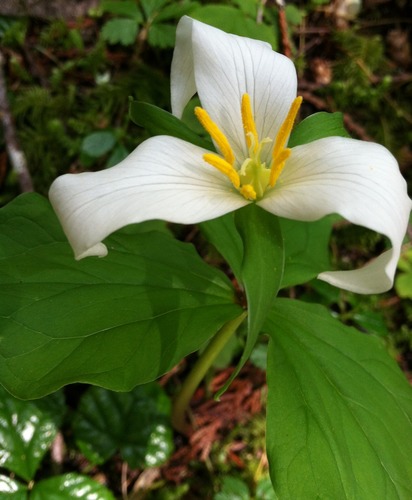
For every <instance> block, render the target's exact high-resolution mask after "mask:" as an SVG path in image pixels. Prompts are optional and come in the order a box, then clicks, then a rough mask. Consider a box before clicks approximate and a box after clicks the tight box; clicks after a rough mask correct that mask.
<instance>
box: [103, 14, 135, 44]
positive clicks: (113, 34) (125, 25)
mask: <svg viewBox="0 0 412 500" xmlns="http://www.w3.org/2000/svg"><path fill="white" fill-rule="evenodd" d="M137 33H138V24H137V22H136V21H135V20H134V19H110V21H107V23H106V24H105V25H104V26H103V28H102V32H101V34H102V38H103V40H105V41H106V42H108V43H111V44H116V43H120V44H122V45H132V44H133V43H134V41H135V40H136V36H137Z"/></svg>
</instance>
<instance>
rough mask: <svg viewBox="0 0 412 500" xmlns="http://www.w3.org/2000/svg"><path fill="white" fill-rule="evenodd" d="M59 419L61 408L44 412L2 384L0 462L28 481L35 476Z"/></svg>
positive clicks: (0, 401)
mask: <svg viewBox="0 0 412 500" xmlns="http://www.w3.org/2000/svg"><path fill="white" fill-rule="evenodd" d="M49 398H50V397H49ZM52 398H55V396H52ZM52 404H53V403H52ZM46 405H47V403H46ZM59 406H60V408H61V406H62V402H61V401H60V405H59ZM60 418H61V411H60V412H58V413H55V412H48V411H43V410H42V408H41V407H39V406H38V405H36V403H35V402H29V401H21V400H19V399H16V398H14V397H13V396H11V395H10V394H9V393H8V392H6V391H5V390H4V389H3V388H2V387H0V465H1V466H2V467H4V468H5V469H7V470H9V471H12V472H14V473H16V474H17V475H18V476H20V477H21V478H23V479H25V480H26V481H30V480H31V479H33V477H34V475H35V473H36V470H37V468H38V466H39V464H40V462H41V461H42V459H43V456H44V454H45V453H46V452H47V450H48V448H49V447H50V445H51V444H52V442H53V440H54V438H55V436H56V434H57V430H58V425H59V423H60ZM1 484H2V483H1V481H0V492H1V491H2V490H1V487H2V486H1Z"/></svg>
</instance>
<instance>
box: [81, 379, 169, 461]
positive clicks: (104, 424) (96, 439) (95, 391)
mask: <svg viewBox="0 0 412 500" xmlns="http://www.w3.org/2000/svg"><path fill="white" fill-rule="evenodd" d="M170 407H171V403H170V400H169V398H168V397H167V396H166V394H165V393H164V391H163V389H162V388H161V387H160V386H159V385H158V384H155V383H152V384H146V385H142V386H139V387H136V388H135V389H133V391H131V392H127V393H119V392H111V391H107V390H105V389H101V388H99V387H92V388H90V389H89V390H88V391H87V392H86V393H85V394H84V395H83V396H82V399H81V401H80V404H79V407H78V409H77V412H76V416H75V418H74V421H73V431H74V437H75V439H76V441H77V443H78V445H79V446H80V448H81V450H82V452H83V454H84V455H85V456H86V457H87V458H88V459H89V460H91V461H92V462H97V463H102V462H105V461H106V460H107V459H108V458H110V457H111V456H113V455H114V454H115V453H116V451H118V450H119V451H120V454H121V456H122V459H123V460H125V461H126V462H127V463H128V464H129V466H130V467H131V468H136V467H141V468H142V467H157V466H159V465H161V464H163V463H165V462H166V460H167V459H168V458H169V456H170V454H171V453H172V451H173V432H172V428H171V425H170Z"/></svg>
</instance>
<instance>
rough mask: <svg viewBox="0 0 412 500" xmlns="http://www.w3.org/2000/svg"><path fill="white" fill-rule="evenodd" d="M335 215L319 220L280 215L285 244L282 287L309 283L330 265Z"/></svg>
mask: <svg viewBox="0 0 412 500" xmlns="http://www.w3.org/2000/svg"><path fill="white" fill-rule="evenodd" d="M335 220H336V216H329V217H325V218H323V219H321V220H319V221H316V222H300V221H294V220H289V219H283V218H281V219H279V221H280V227H281V229H282V235H283V239H284V245H285V272H284V275H283V279H282V288H286V287H290V286H294V285H300V284H302V283H306V282H307V281H310V280H311V279H313V278H316V276H317V275H318V274H319V273H321V272H323V271H327V270H328V269H330V268H331V266H330V260H329V239H330V235H331V232H332V227H333V222H334V221H335Z"/></svg>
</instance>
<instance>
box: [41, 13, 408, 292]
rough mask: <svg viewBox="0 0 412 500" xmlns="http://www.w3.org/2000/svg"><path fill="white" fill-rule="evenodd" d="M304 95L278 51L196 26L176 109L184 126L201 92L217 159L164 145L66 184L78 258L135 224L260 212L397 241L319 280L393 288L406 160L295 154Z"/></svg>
mask: <svg viewBox="0 0 412 500" xmlns="http://www.w3.org/2000/svg"><path fill="white" fill-rule="evenodd" d="M296 89H297V81H296V71H295V68H294V66H293V64H292V62H291V61H290V60H289V59H287V58H286V57H284V56H282V55H280V54H277V53H276V52H273V51H272V49H271V47H270V46H269V45H268V44H266V43H263V42H260V41H256V40H251V39H248V38H243V37H239V36H235V35H229V34H227V33H224V32H223V31H220V30H218V29H215V28H212V27H210V26H207V25H205V24H203V23H200V22H198V21H194V20H192V19H190V18H188V17H184V18H183V19H182V20H181V21H180V23H179V25H178V28H177V39H176V48H175V52H174V58H173V63H172V73H171V93H172V111H173V113H174V114H175V115H176V116H178V117H180V116H181V115H182V112H183V110H184V108H185V106H186V104H187V103H188V101H189V100H190V99H191V98H192V96H193V95H194V94H195V93H196V92H197V94H198V96H199V99H200V102H201V105H202V108H197V109H196V116H197V117H198V119H199V121H200V122H201V123H202V125H203V126H204V128H205V129H206V130H207V131H208V132H209V134H210V135H211V137H212V139H213V141H214V143H215V146H216V151H217V153H214V152H211V151H207V150H205V149H202V148H200V147H198V146H195V145H193V144H189V143H187V142H185V141H182V140H180V139H176V138H173V137H168V136H158V137H153V138H151V139H149V140H147V141H145V142H144V143H143V144H141V145H140V146H139V147H138V148H137V149H136V150H135V151H133V152H132V153H131V154H130V155H129V156H128V157H127V158H126V159H125V160H123V161H122V162H121V163H119V164H118V165H117V166H115V167H113V168H110V169H108V170H103V171H100V172H95V173H82V174H77V175H73V174H69V175H64V176H62V177H60V178H58V179H57V180H56V181H55V182H54V183H53V184H52V186H51V189H50V200H51V202H52V204H53V207H54V209H55V211H56V212H57V214H58V216H59V218H60V220H61V223H62V225H63V228H64V230H65V232H66V234H67V237H68V239H69V241H70V243H71V245H72V247H73V249H74V252H75V255H76V258H77V259H81V258H83V257H86V256H89V255H98V256H104V255H106V253H107V249H106V247H105V245H104V244H103V243H102V240H103V239H104V238H105V237H106V236H108V235H109V234H110V233H112V232H113V231H116V230H117V229H119V228H121V227H123V226H125V225H127V224H131V223H136V222H141V221H145V220H150V219H164V220H167V221H170V222H178V223H184V224H192V223H198V222H202V221H205V220H210V219H214V218H216V217H219V216H221V215H224V214H226V213H228V212H232V211H234V210H237V209H239V208H241V207H243V206H245V205H247V204H248V203H256V204H257V205H259V206H260V207H262V208H263V209H265V210H267V211H269V212H271V213H273V214H275V215H279V216H282V217H286V218H289V219H294V220H299V221H313V220H316V219H319V218H321V217H323V216H325V215H327V214H331V213H338V214H340V215H342V216H343V217H345V218H346V219H347V220H349V221H351V222H353V223H354V224H359V225H362V226H365V227H367V228H369V229H372V230H374V231H377V232H379V233H382V234H384V235H386V236H387V237H388V238H389V240H390V241H391V244H392V248H391V249H390V250H388V251H386V252H385V253H383V254H382V255H380V256H379V257H378V258H376V259H375V260H374V261H373V262H371V263H369V264H368V265H367V266H365V267H363V268H362V269H359V270H355V271H336V272H325V273H322V274H320V275H319V278H320V279H322V280H325V281H327V282H329V283H331V284H333V285H335V286H338V287H341V288H344V289H347V290H352V291H355V292H358V293H376V292H382V291H385V290H387V289H389V288H390V287H391V286H392V283H393V277H394V273H395V270H396V264H397V261H398V259H399V255H400V250H401V244H402V240H403V237H404V235H405V231H406V227H407V223H408V217H409V212H410V210H411V200H410V199H409V198H408V196H407V191H406V183H405V181H404V179H403V178H402V176H401V174H400V172H399V168H398V165H397V162H396V160H395V159H394V157H393V156H392V155H391V154H390V153H389V151H387V150H386V149H385V148H384V147H382V146H379V145H377V144H372V143H366V142H362V141H358V140H354V139H347V138H342V137H329V138H325V139H321V140H317V141H313V142H311V143H309V144H306V145H302V146H297V147H294V148H292V149H289V148H287V140H288V138H289V134H290V131H291V129H292V126H293V122H294V119H295V116H296V114H297V112H298V109H299V105H300V100H301V99H300V98H297V97H296Z"/></svg>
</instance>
